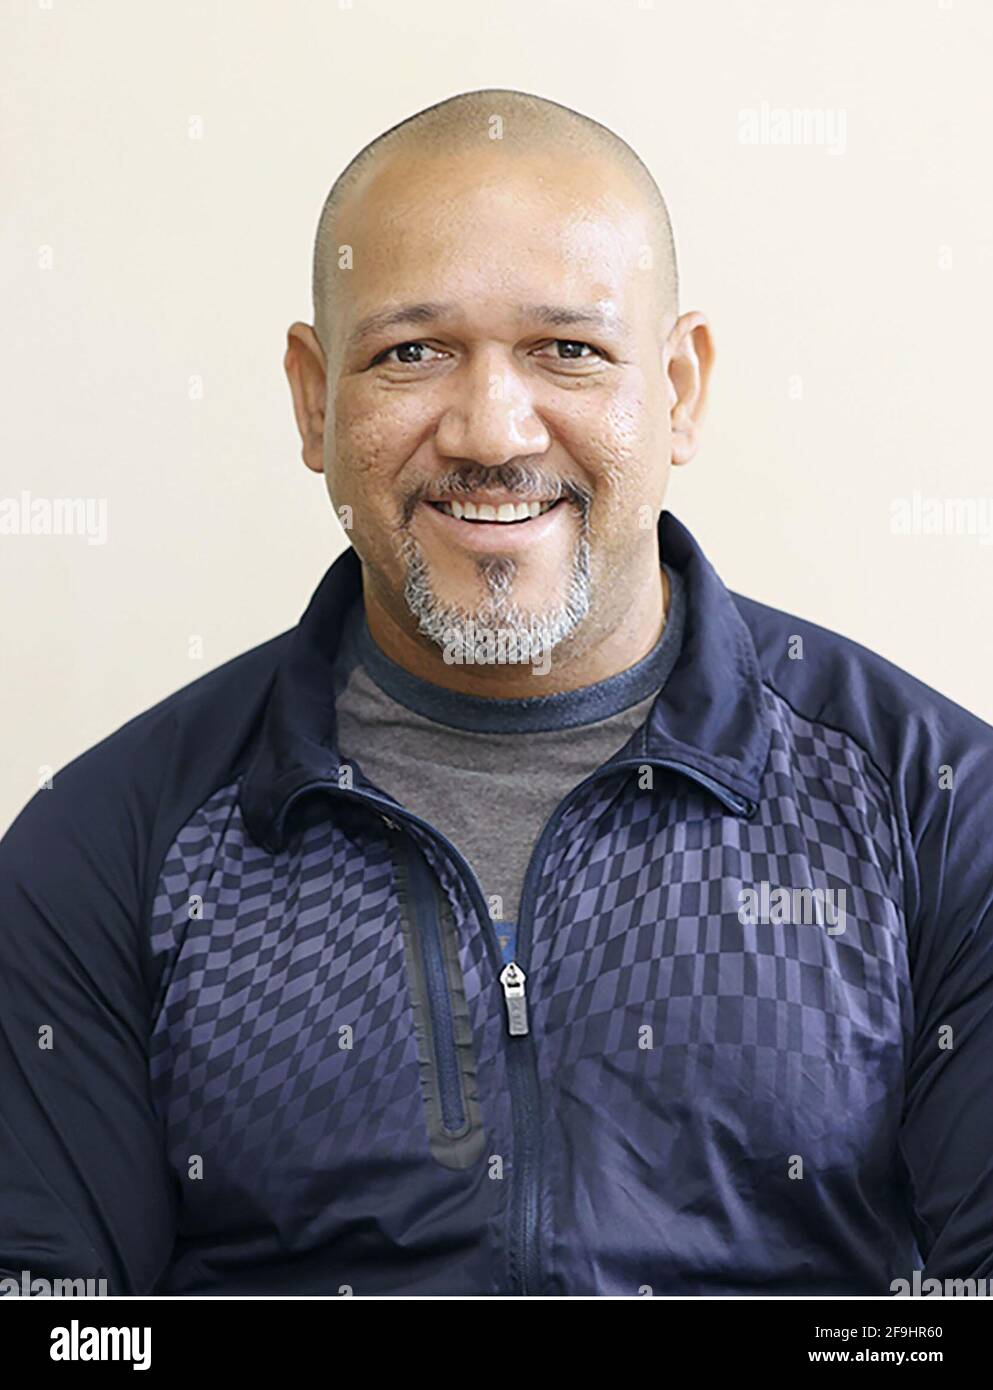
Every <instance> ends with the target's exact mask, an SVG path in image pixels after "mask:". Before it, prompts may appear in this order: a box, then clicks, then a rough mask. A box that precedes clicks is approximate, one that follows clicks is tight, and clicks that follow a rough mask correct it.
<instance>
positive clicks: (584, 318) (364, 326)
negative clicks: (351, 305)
mask: <svg viewBox="0 0 993 1390" xmlns="http://www.w3.org/2000/svg"><path fill="white" fill-rule="evenodd" d="M457 307H458V306H457V305H455V304H439V303H437V302H426V303H421V304H400V305H398V306H397V307H396V308H395V309H383V310H381V311H380V312H379V313H377V314H369V315H368V316H367V317H366V318H364V319H360V320H359V322H358V323H357V324H356V326H355V328H354V330H353V331H352V333H351V335H350V336H349V339H348V342H349V345H350V346H353V347H354V346H357V345H358V344H361V343H364V342H365V341H366V340H367V339H368V338H371V337H373V336H374V335H375V334H377V333H382V332H383V331H384V330H386V329H388V328H397V327H399V326H400V325H401V324H413V325H420V326H423V325H425V324H432V323H435V322H436V321H437V320H438V319H440V318H443V317H444V316H445V314H451V313H453V312H454V311H455V310H456V309H457ZM517 312H518V313H519V314H520V315H521V316H522V317H523V318H529V319H536V320H538V321H539V322H540V323H544V324H547V325H548V327H550V328H571V327H573V326H574V325H577V324H578V325H581V326H584V327H590V326H592V327H594V328H600V329H605V330H607V331H613V332H615V333H624V332H626V331H627V324H626V323H625V322H624V320H623V319H622V318H620V317H619V316H618V315H617V314H615V313H612V312H610V311H608V310H606V309H603V308H601V307H600V306H599V305H595V304H594V305H589V306H585V305H584V306H580V307H578V308H571V307H569V306H567V305H563V304H519V305H518V306H517Z"/></svg>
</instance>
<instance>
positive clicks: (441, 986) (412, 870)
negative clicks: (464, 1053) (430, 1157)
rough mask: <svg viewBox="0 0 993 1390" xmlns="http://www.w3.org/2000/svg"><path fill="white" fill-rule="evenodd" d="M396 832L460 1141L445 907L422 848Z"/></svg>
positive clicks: (446, 1102) (443, 1087)
mask: <svg viewBox="0 0 993 1390" xmlns="http://www.w3.org/2000/svg"><path fill="white" fill-rule="evenodd" d="M393 833H394V834H395V835H396V836H397V837H398V838H401V837H402V838H403V839H406V840H407V841H408V853H407V856H406V860H405V868H406V870H407V874H408V881H409V884H410V889H411V891H410V894H409V897H410V899H412V901H413V910H414V919H415V923H416V927H417V938H418V941H419V943H420V947H421V958H422V961H423V964H424V983H425V986H426V988H427V996H428V1009H429V1011H430V1014H431V1046H432V1050H433V1052H434V1061H435V1071H436V1074H437V1077H438V1094H439V1099H440V1101H441V1118H442V1125H443V1127H444V1129H445V1130H446V1132H447V1133H448V1134H450V1135H451V1136H452V1137H453V1138H456V1137H458V1136H459V1135H462V1134H464V1133H465V1132H466V1130H467V1129H468V1127H469V1121H468V1115H467V1113H466V1104H465V1094H464V1092H463V1088H462V1075H461V1071H460V1068H459V1058H458V1050H457V1048H456V1045H455V1014H454V1011H453V1008H452V996H451V992H450V990H449V987H448V974H447V968H446V965H445V948H444V943H443V941H442V935H441V933H442V911H443V908H442V904H441V902H440V900H439V890H438V881H437V879H436V877H435V875H434V874H432V873H431V871H430V869H429V868H428V866H427V865H426V864H425V862H424V860H423V858H422V857H421V853H420V850H419V848H418V847H417V845H416V844H414V843H413V841H411V840H410V838H409V836H405V835H404V832H403V831H402V830H400V829H399V827H398V828H397V829H396V830H395V831H394V832H393ZM430 902H433V903H434V904H435V906H436V908H437V911H436V912H432V911H431V910H430V908H429V907H428V906H427V904H428V903H430Z"/></svg>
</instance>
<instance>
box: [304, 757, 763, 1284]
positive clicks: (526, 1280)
mask: <svg viewBox="0 0 993 1390" xmlns="http://www.w3.org/2000/svg"><path fill="white" fill-rule="evenodd" d="M642 767H659V768H663V769H668V770H670V771H673V772H681V773H683V774H684V775H685V776H687V777H689V778H690V779H691V780H692V781H694V782H697V783H699V785H701V786H703V787H705V788H706V789H707V790H708V791H710V792H712V793H713V795H714V796H716V797H717V799H718V800H719V801H720V802H721V803H722V804H723V805H725V806H727V807H728V808H729V809H730V810H732V811H734V812H735V814H737V815H745V816H751V815H752V814H754V812H755V809H756V803H754V802H751V801H748V800H746V799H745V798H743V797H739V796H737V795H736V794H735V793H734V792H731V791H728V789H727V788H726V787H723V786H721V784H720V783H718V782H715V781H714V780H713V779H712V778H710V777H708V776H706V775H705V774H704V773H701V772H698V771H697V770H696V768H693V767H690V766H689V765H688V764H686V763H680V762H676V761H673V760H671V759H666V758H650V757H642V758H624V759H620V760H618V761H617V762H608V763H604V764H603V766H602V767H599V768H597V769H596V770H595V771H594V772H592V773H590V775H589V776H588V777H586V778H584V779H583V781H582V782H579V783H578V784H577V785H576V786H575V787H573V788H572V790H571V791H569V792H568V793H567V794H566V796H565V797H564V798H563V799H562V801H560V802H559V804H558V806H557V807H556V808H555V810H554V811H553V812H552V814H551V816H550V817H549V819H548V820H547V821H546V823H545V826H544V829H543V830H542V832H541V834H540V835H539V836H538V842H537V844H536V845H535V847H534V849H533V851H532V853H531V858H530V859H529V861H528V867H527V871H526V873H525V876H524V886H523V889H522V891H521V908H520V912H519V914H518V930H517V947H516V959H515V960H513V961H511V962H510V963H509V964H508V965H506V966H504V965H503V963H502V960H501V957H500V946H499V942H498V941H497V939H496V933H495V932H494V931H493V929H492V922H491V921H490V917H489V913H488V912H487V910H486V901H485V898H484V896H483V889H482V885H481V884H480V882H479V879H478V878H477V877H476V875H475V873H474V871H473V869H472V867H471V865H470V864H469V862H468V861H467V860H466V859H465V857H464V856H463V855H462V854H461V853H460V851H459V850H458V849H456V847H455V846H454V845H453V844H452V843H451V841H450V840H449V839H447V837H446V836H444V835H442V834H441V833H440V831H438V830H436V829H435V827H434V826H433V825H430V824H429V823H428V822H427V821H426V820H423V819H422V818H421V817H420V816H416V815H414V814H413V813H412V812H410V811H407V810H405V809H404V808H403V807H401V806H400V805H399V803H397V802H395V801H390V800H387V799H386V798H385V797H383V796H378V795H376V794H374V793H370V792H361V791H356V790H354V789H353V790H347V789H345V788H343V787H339V786H338V784H337V782H334V781H330V780H326V779H323V778H319V779H317V780H315V781H314V782H310V783H307V784H306V785H305V786H303V787H299V788H298V789H297V790H296V791H295V792H294V793H293V795H292V796H291V797H290V799H289V801H288V802H287V804H286V806H285V808H284V810H283V815H282V817H281V822H282V821H285V818H286V816H287V815H288V813H289V811H290V808H291V807H292V805H293V803H294V802H295V801H296V800H298V799H299V798H300V797H301V796H304V795H305V794H306V793H308V792H313V791H325V792H327V793H328V794H330V795H334V796H339V797H342V798H343V799H344V800H347V801H356V802H358V803H360V804H365V805H373V806H377V807H378V808H380V812H381V814H382V816H383V820H384V821H385V823H386V825H387V826H388V827H389V828H390V830H393V831H397V830H398V829H399V824H398V822H406V823H407V824H408V825H416V826H417V827H418V828H419V829H421V830H422V831H424V832H425V833H426V834H427V835H429V836H430V837H431V839H432V840H434V841H435V842H436V843H440V844H441V846H442V847H443V849H444V850H445V852H446V854H448V856H449V858H450V859H451V860H452V862H453V863H454V864H455V866H456V868H457V869H458V871H459V873H460V874H461V875H462V877H463V882H464V884H465V886H466V887H467V889H468V891H469V896H470V899H471V900H472V904H473V906H474V908H475V909H476V912H477V914H478V917H479V921H480V923H481V924H482V927H483V936H484V939H485V942H486V946H485V949H486V950H487V951H488V952H489V954H490V957H491V959H492V961H493V967H494V975H495V976H496V977H497V979H498V980H499V982H500V985H501V988H502V989H503V994H504V1008H505V1011H506V1014H507V1036H508V1043H507V1055H506V1060H507V1077H508V1081H509V1083H510V1099H511V1119H512V1124H513V1130H514V1166H513V1171H512V1174H511V1179H512V1188H511V1230H512V1239H511V1242H510V1267H511V1280H512V1283H513V1284H514V1286H515V1292H517V1293H519V1294H520V1295H527V1294H528V1293H530V1292H532V1291H537V1290H538V1289H539V1288H540V1286H541V1260H540V1252H539V1248H538V1236H539V1229H538V1227H539V1173H540V1159H541V1152H540V1145H541V1134H540V1114H539V1108H538V1064H537V1057H536V1053H535V1046H534V1036H533V1034H532V1033H531V1032H530V1028H529V1026H528V1022H527V994H526V984H527V966H528V963H529V960H530V949H531V928H532V925H533V922H532V918H533V914H534V904H535V899H536V897H537V878H538V868H539V866H540V865H541V863H542V861H543V859H544V856H545V853H546V849H547V845H548V841H549V840H550V838H551V836H552V835H553V834H554V831H555V829H556V827H557V826H558V823H559V821H560V820H561V818H562V816H563V815H564V813H565V811H566V810H567V809H568V808H569V807H570V806H571V805H572V803H573V801H574V800H575V798H576V797H577V796H578V795H579V793H580V792H582V791H584V790H585V789H586V788H587V787H589V786H591V785H592V783H594V782H597V781H599V780H601V779H602V778H604V777H608V776H611V775H613V773H615V772H629V771H631V770H633V769H636V768H642ZM508 972H511V973H510V974H509V975H508ZM518 975H519V978H518ZM504 976H507V980H505V979H504V978H503V977H504ZM508 982H509V987H510V990H511V993H510V994H508ZM518 990H519V993H518V992H517V991H518ZM522 1024H523V1031H518V1032H514V1031H512V1030H513V1028H514V1027H515V1026H516V1027H517V1028H521V1026H522Z"/></svg>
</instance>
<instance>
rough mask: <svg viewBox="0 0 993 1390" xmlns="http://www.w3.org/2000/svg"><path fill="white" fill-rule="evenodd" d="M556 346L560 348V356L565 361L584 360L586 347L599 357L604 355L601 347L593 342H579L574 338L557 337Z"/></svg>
mask: <svg viewBox="0 0 993 1390" xmlns="http://www.w3.org/2000/svg"><path fill="white" fill-rule="evenodd" d="M555 347H556V348H558V350H559V353H558V355H559V357H560V358H562V359H563V360H564V361H572V362H582V361H584V360H585V358H584V357H583V350H584V349H585V350H586V352H588V353H595V354H596V356H597V357H601V356H602V355H603V354H602V353H601V352H600V349H599V348H595V347H594V346H593V344H592V343H580V342H577V341H576V340H575V339H574V338H556V339H555Z"/></svg>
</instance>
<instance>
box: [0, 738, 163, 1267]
mask: <svg viewBox="0 0 993 1390" xmlns="http://www.w3.org/2000/svg"><path fill="white" fill-rule="evenodd" d="M105 771H106V769H105V767H104V764H103V763H101V761H100V760H99V758H96V759H95V758H94V755H93V754H92V753H91V754H90V755H85V756H84V758H82V759H80V760H77V762H76V763H74V764H70V766H69V767H68V768H67V769H65V770H64V771H63V772H60V773H59V774H58V775H57V776H56V777H55V778H54V782H53V786H52V787H51V788H50V789H48V790H43V791H39V792H38V793H37V794H36V795H35V796H34V798H33V800H32V801H31V802H30V803H29V804H28V806H27V807H26V808H25V809H24V811H23V812H22V813H21V815H20V816H19V817H18V819H17V820H16V821H15V823H14V825H13V826H12V827H11V829H10V830H9V831H8V833H7V834H6V836H5V837H4V838H3V840H2V841H0V1278H4V1277H7V1276H10V1277H12V1278H14V1279H16V1280H17V1281H18V1283H19V1284H20V1283H21V1280H22V1271H28V1274H29V1277H35V1278H37V1277H42V1278H45V1279H48V1280H54V1279H79V1278H92V1279H106V1280H107V1292H108V1293H110V1294H115V1293H116V1294H136V1293H150V1292H152V1291H153V1287H154V1284H155V1282H156V1280H157V1279H158V1277H159V1276H160V1274H161V1273H162V1271H163V1269H164V1267H165V1265H166V1264H167V1263H168V1260H169V1257H170V1253H171V1249H172V1245H173V1240H174V1233H175V1217H176V1203H175V1195H174V1193H173V1191H172V1188H171V1185H170V1179H169V1176H168V1168H167V1164H166V1158H165V1149H164V1143H163V1136H162V1133H161V1130H160V1125H159V1123H158V1122H157V1119H156V1115H155V1111H154V1109H153V1105H152V1100H151V1094H150V1085H149V1074H148V1038H149V1027H150V1013H151V1009H150V1005H149V983H148V970H147V959H146V960H143V956H142V950H143V947H142V943H141V936H140V933H141V930H142V916H143V913H142V890H141V886H140V881H141V868H142V854H143V846H142V834H141V830H140V826H141V824H142V823H143V814H142V808H141V807H140V806H139V805H137V804H134V794H133V793H129V792H128V791H127V787H126V783H125V782H124V780H123V779H121V778H120V777H118V778H117V779H116V784H115V779H114V778H113V777H107V776H105V775H104V774H105ZM0 1287H2V1285H0ZM8 1288H9V1286H8Z"/></svg>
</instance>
